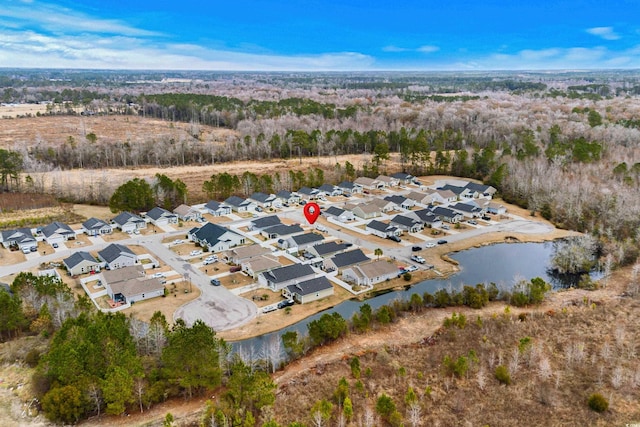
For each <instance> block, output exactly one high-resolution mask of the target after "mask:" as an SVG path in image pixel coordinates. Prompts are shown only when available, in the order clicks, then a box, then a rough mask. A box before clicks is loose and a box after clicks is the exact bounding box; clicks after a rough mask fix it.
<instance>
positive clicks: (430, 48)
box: [416, 45, 440, 53]
mask: <svg viewBox="0 0 640 427" xmlns="http://www.w3.org/2000/svg"><path fill="white" fill-rule="evenodd" d="M416 50H417V51H418V52H422V53H433V52H437V51H439V50H440V48H439V47H438V46H432V45H425V46H420V47H419V48H418V49H416Z"/></svg>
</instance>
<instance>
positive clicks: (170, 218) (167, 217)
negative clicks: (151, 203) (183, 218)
mask: <svg viewBox="0 0 640 427" xmlns="http://www.w3.org/2000/svg"><path fill="white" fill-rule="evenodd" d="M145 216H146V217H147V218H149V220H151V222H152V223H153V224H154V225H156V226H158V227H164V226H165V225H169V224H177V223H178V215H176V214H174V213H173V212H169V211H168V210H166V209H164V208H161V207H159V206H156V207H155V208H153V209H151V210H150V211H149V212H147V213H146V215H145Z"/></svg>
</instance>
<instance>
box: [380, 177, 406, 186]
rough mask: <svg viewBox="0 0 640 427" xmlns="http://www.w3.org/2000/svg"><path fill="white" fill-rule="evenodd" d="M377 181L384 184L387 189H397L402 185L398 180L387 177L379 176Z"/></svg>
mask: <svg viewBox="0 0 640 427" xmlns="http://www.w3.org/2000/svg"><path fill="white" fill-rule="evenodd" d="M376 181H378V182H381V183H383V184H384V186H385V187H397V186H398V184H400V181H398V180H397V179H396V178H394V177H392V176H387V175H378V177H377V178H376Z"/></svg>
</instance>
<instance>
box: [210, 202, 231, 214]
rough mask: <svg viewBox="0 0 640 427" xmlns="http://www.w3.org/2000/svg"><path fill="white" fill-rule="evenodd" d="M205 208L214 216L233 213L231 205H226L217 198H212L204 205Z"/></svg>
mask: <svg viewBox="0 0 640 427" xmlns="http://www.w3.org/2000/svg"><path fill="white" fill-rule="evenodd" d="M204 209H205V210H206V211H207V213H209V214H211V215H213V216H224V215H229V214H230V213H231V206H229V205H225V204H224V203H220V202H218V201H215V200H210V201H208V202H207V203H206V204H205V205H204Z"/></svg>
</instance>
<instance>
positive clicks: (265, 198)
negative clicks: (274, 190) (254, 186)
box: [249, 191, 282, 209]
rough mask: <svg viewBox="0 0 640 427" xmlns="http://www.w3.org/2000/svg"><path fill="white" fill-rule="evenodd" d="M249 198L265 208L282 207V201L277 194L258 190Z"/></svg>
mask: <svg viewBox="0 0 640 427" xmlns="http://www.w3.org/2000/svg"><path fill="white" fill-rule="evenodd" d="M249 200H250V201H252V202H255V204H256V206H260V207H261V208H263V209H268V208H271V207H273V208H281V207H282V202H281V201H280V199H278V198H277V197H276V195H275V194H265V193H261V192H259V191H258V192H255V193H253V194H252V195H251V196H249Z"/></svg>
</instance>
